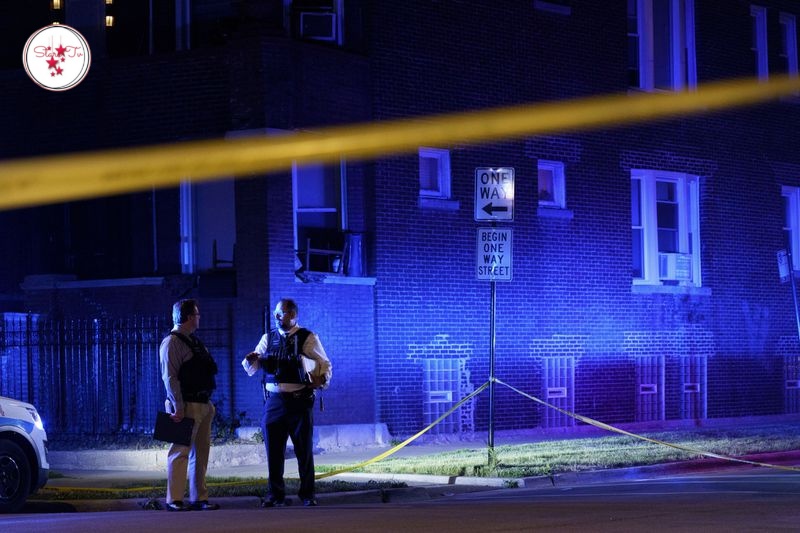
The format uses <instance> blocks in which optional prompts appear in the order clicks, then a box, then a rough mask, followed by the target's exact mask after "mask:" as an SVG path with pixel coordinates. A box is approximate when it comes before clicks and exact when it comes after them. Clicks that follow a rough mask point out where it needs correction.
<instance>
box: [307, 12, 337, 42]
mask: <svg viewBox="0 0 800 533" xmlns="http://www.w3.org/2000/svg"><path fill="white" fill-rule="evenodd" d="M300 35H301V36H302V37H303V38H305V39H314V40H315V41H335V40H336V13H322V12H312V11H306V12H303V13H300Z"/></svg>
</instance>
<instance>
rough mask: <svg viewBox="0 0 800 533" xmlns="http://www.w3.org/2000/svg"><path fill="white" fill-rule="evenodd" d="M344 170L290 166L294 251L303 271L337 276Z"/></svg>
mask: <svg viewBox="0 0 800 533" xmlns="http://www.w3.org/2000/svg"><path fill="white" fill-rule="evenodd" d="M346 176H347V172H346V167H345V162H344V160H342V161H341V162H340V163H339V164H338V165H328V166H324V165H321V164H313V163H308V164H304V165H302V166H301V165H297V164H295V165H293V166H292V188H293V191H292V193H293V194H292V197H293V204H294V230H295V232H294V239H295V240H294V247H295V250H298V251H299V252H302V253H301V254H300V256H299V259H300V261H301V262H302V263H303V267H304V269H305V270H311V271H317V272H341V267H342V263H341V261H342V254H343V251H344V230H345V229H347V216H346V213H347V205H346V200H345V198H346V192H345V191H346V190H347V188H346V183H347V182H346Z"/></svg>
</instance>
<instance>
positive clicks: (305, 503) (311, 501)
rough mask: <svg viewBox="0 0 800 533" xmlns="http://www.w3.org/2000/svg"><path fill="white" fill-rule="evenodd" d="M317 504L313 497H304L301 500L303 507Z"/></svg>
mask: <svg viewBox="0 0 800 533" xmlns="http://www.w3.org/2000/svg"><path fill="white" fill-rule="evenodd" d="M317 505H319V504H318V503H317V500H315V499H314V498H306V499H305V500H303V507H316V506H317Z"/></svg>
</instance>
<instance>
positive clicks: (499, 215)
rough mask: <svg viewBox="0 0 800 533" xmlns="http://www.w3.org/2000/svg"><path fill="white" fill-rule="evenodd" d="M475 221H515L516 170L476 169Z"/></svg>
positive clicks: (507, 168)
mask: <svg viewBox="0 0 800 533" xmlns="http://www.w3.org/2000/svg"><path fill="white" fill-rule="evenodd" d="M475 220H514V169H513V168H511V167H500V168H488V167H477V168H476V169H475Z"/></svg>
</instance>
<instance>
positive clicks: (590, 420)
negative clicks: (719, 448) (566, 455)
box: [494, 378, 800, 472]
mask: <svg viewBox="0 0 800 533" xmlns="http://www.w3.org/2000/svg"><path fill="white" fill-rule="evenodd" d="M494 381H495V382H496V383H499V384H500V385H504V386H506V387H508V388H509V389H511V390H513V391H514V392H516V393H517V394H521V395H522V396H525V397H526V398H528V399H530V400H533V401H534V402H536V403H538V404H541V405H544V406H545V407H549V408H550V409H555V410H556V411H558V412H559V413H563V414H565V415H567V416H570V417H572V418H574V419H575V420H580V421H581V422H584V423H586V424H590V425H592V426H594V427H597V428H600V429H605V430H607V431H612V432H614V433H619V434H621V435H627V436H628V437H633V438H635V439H639V440H643V441H647V442H650V443H653V444H660V445H661V446H667V447H669V448H674V449H676V450H681V451H684V452H689V453H693V454H696V455H704V456H706V457H713V458H714V459H724V460H725V461H734V462H737V463H745V464H748V465H754V466H764V467H767V468H777V469H779V470H789V471H791V472H800V467H795V466H781V465H774V464H770V463H760V462H758V461H748V460H747V459H739V458H738V457H730V456H728V455H720V454H718V453H714V452H708V451H705V450H699V449H697V448H692V447H690V446H682V445H680V444H673V443H670V442H665V441H663V440H658V439H651V438H649V437H645V436H644V435H637V434H636V433H631V432H630V431H625V430H624V429H620V428H618V427H614V426H611V425H609V424H606V423H604V422H600V421H598V420H595V419H593V418H589V417H588V416H583V415H579V414H577V413H573V412H570V411H567V410H566V409H561V408H560V407H556V406H555V405H553V404H551V403H548V402H546V401H544V400H541V399H539V398H537V397H535V396H531V395H530V394H526V393H524V392H522V391H521V390H519V389H517V388H515V387H513V386H511V385H509V384H508V383H505V382H503V381H501V380H499V379H497V378H494Z"/></svg>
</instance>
